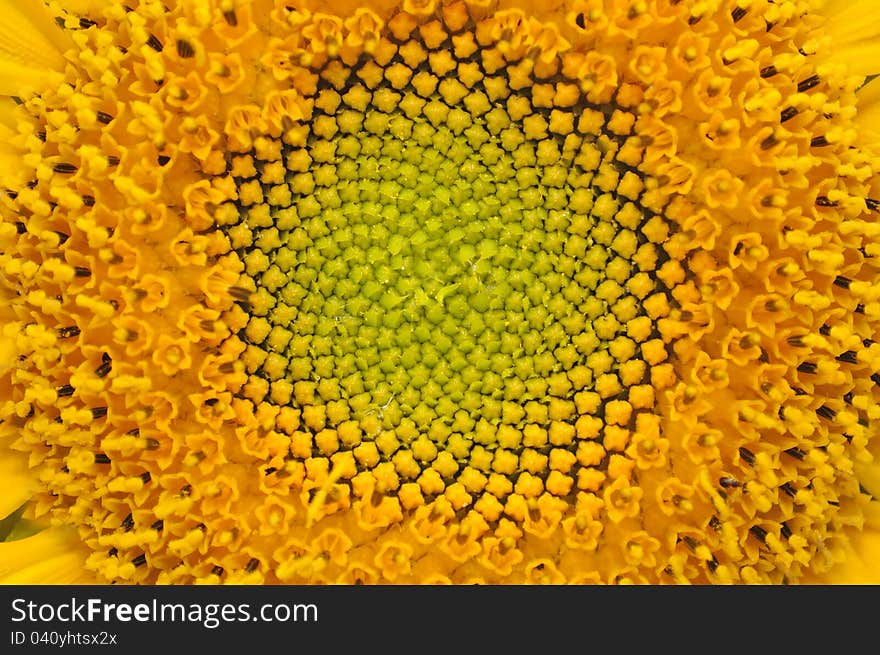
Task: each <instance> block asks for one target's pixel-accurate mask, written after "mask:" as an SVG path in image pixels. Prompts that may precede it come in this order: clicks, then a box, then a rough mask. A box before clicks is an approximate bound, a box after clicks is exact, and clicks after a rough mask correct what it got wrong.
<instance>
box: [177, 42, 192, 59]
mask: <svg viewBox="0 0 880 655" xmlns="http://www.w3.org/2000/svg"><path fill="white" fill-rule="evenodd" d="M177 54H178V55H179V56H180V57H181V58H182V59H189V58H190V57H193V56H194V55H195V54H196V51H195V50H193V47H192V44H191V43H190V42H189V41H184V40H182V39H178V41H177Z"/></svg>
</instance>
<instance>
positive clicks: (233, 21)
mask: <svg viewBox="0 0 880 655" xmlns="http://www.w3.org/2000/svg"><path fill="white" fill-rule="evenodd" d="M223 20H225V21H226V24H227V25H229V26H231V27H235V26H236V25H238V16H236V15H235V10H234V9H230V10H229V11H224V12H223Z"/></svg>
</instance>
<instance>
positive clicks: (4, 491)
mask: <svg viewBox="0 0 880 655" xmlns="http://www.w3.org/2000/svg"><path fill="white" fill-rule="evenodd" d="M34 482H35V481H34V479H33V476H32V475H31V473H30V472H29V471H28V469H27V466H25V464H24V462H22V461H20V458H19V457H17V456H15V454H14V453H8V452H4V451H2V450H0V519H3V518H6V517H7V516H9V515H10V514H12V513H13V512H14V511H15V510H17V509H18V508H19V507H21V506H22V505H24V504H25V503H26V502H27V501H28V499H29V498H30V497H31V495H32V494H33V492H34Z"/></svg>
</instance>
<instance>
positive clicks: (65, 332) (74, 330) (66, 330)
mask: <svg viewBox="0 0 880 655" xmlns="http://www.w3.org/2000/svg"><path fill="white" fill-rule="evenodd" d="M79 334H80V329H79V327H78V326H76V325H71V326H69V327H63V328H58V336H59V337H61V338H62V339H69V338H70V337H78V336H79Z"/></svg>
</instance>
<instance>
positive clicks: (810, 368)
mask: <svg viewBox="0 0 880 655" xmlns="http://www.w3.org/2000/svg"><path fill="white" fill-rule="evenodd" d="M817 368H818V366H816V365H815V364H814V363H813V362H801V363H800V364H798V367H797V370H798V371H799V372H801V373H807V374H809V375H813V374H815V373H816V369H817Z"/></svg>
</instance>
